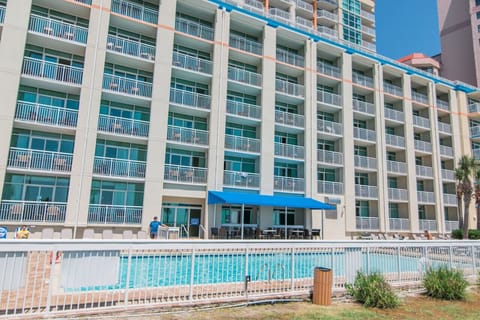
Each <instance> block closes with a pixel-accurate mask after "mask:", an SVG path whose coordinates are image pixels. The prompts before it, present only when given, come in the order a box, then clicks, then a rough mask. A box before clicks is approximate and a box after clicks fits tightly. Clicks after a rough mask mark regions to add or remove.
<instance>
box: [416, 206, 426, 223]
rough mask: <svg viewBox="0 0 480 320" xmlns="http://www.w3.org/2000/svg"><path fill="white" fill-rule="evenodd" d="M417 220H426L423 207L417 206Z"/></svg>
mask: <svg viewBox="0 0 480 320" xmlns="http://www.w3.org/2000/svg"><path fill="white" fill-rule="evenodd" d="M418 218H419V219H420V220H425V219H426V218H427V214H426V212H425V206H424V205H419V206H418Z"/></svg>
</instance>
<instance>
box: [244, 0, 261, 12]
mask: <svg viewBox="0 0 480 320" xmlns="http://www.w3.org/2000/svg"><path fill="white" fill-rule="evenodd" d="M243 8H245V9H246V10H248V11H252V12H255V13H257V14H261V15H263V14H264V13H265V8H264V6H263V1H259V0H244V4H243Z"/></svg>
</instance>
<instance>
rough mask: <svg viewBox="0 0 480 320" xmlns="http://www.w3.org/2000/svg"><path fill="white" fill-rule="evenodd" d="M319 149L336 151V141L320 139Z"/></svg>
mask: <svg viewBox="0 0 480 320" xmlns="http://www.w3.org/2000/svg"><path fill="white" fill-rule="evenodd" d="M317 148H318V150H325V151H335V142H334V141H328V140H323V139H319V140H318V142H317Z"/></svg>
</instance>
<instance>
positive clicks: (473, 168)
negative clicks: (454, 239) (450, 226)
mask: <svg viewBox="0 0 480 320" xmlns="http://www.w3.org/2000/svg"><path fill="white" fill-rule="evenodd" d="M477 171H478V167H477V164H476V163H475V158H473V157H470V156H466V155H465V156H462V157H461V158H460V160H459V161H458V167H457V168H456V169H455V177H456V179H457V198H458V197H460V198H461V197H463V215H462V214H461V213H460V214H459V216H458V223H459V227H460V228H462V227H463V234H464V237H468V222H469V221H470V210H469V208H470V202H471V201H472V196H473V186H472V180H471V178H472V177H475V176H476V173H477ZM458 205H459V207H461V202H459V204H458ZM462 218H463V219H462Z"/></svg>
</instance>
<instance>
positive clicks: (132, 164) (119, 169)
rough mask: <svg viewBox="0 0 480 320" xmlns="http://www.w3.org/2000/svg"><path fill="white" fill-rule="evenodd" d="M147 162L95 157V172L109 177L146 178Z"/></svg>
mask: <svg viewBox="0 0 480 320" xmlns="http://www.w3.org/2000/svg"><path fill="white" fill-rule="evenodd" d="M146 168H147V163H146V162H145V161H135V160H126V159H115V158H106V157H95V159H94V161H93V173H96V174H99V175H102V176H109V177H126V178H145V170H146Z"/></svg>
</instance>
